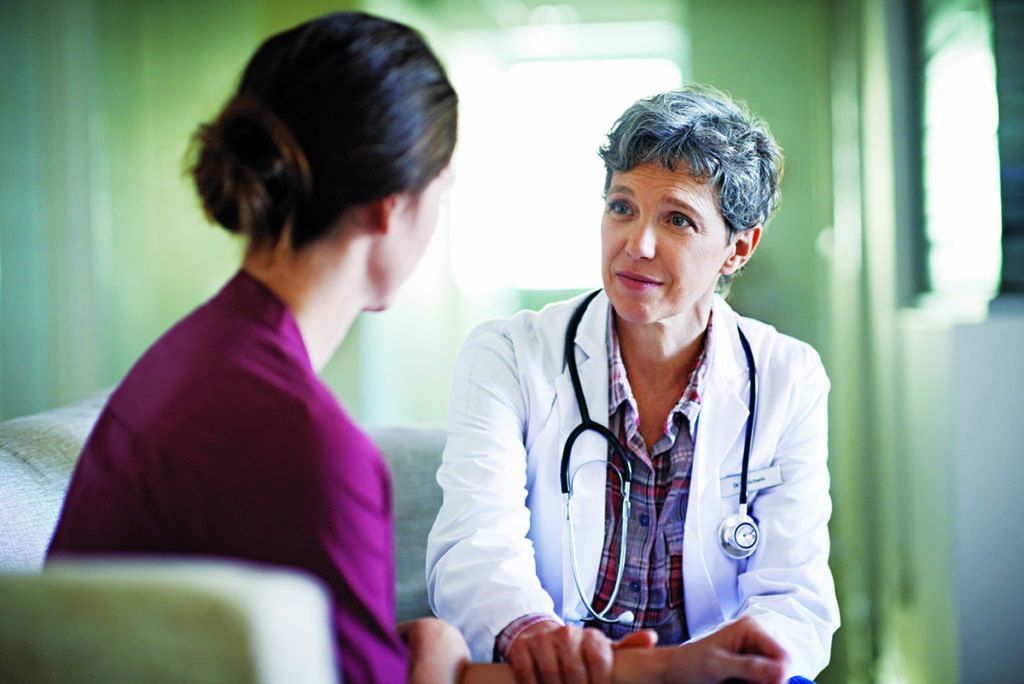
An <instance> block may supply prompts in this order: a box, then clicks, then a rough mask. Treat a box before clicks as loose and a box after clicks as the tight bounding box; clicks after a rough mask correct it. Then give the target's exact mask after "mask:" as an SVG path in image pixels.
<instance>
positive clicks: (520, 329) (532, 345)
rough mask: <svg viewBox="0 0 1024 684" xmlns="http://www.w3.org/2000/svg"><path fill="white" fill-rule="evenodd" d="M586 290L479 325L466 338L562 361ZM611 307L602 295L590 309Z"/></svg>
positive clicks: (531, 356)
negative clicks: (573, 316) (568, 329)
mask: <svg viewBox="0 0 1024 684" xmlns="http://www.w3.org/2000/svg"><path fill="white" fill-rule="evenodd" d="M588 294H589V292H587V293H583V294H580V295H577V296H575V297H572V298H570V299H565V300H561V301H558V302H553V303H551V304H548V305H547V306H545V307H544V308H542V309H541V310H539V311H533V310H524V311H519V312H518V313H516V314H514V315H512V316H509V317H507V318H497V319H492V320H489V321H486V322H484V323H481V324H479V325H477V326H476V327H475V328H474V329H473V330H472V331H471V332H470V334H469V336H468V337H467V338H466V343H465V344H466V346H493V347H496V348H498V349H501V350H502V351H503V352H505V353H509V354H512V355H514V356H515V357H517V358H519V359H544V360H545V362H555V363H561V359H562V357H563V356H564V350H565V335H566V329H567V328H568V325H569V319H570V318H571V317H572V315H573V313H574V312H575V311H576V310H577V309H578V308H579V307H580V305H581V304H582V303H583V300H584V299H585V298H586V297H587V295H588ZM602 306H603V307H605V308H607V298H605V297H604V295H603V293H602V294H601V295H599V296H598V301H595V302H594V303H593V304H592V305H591V307H590V309H593V310H595V311H597V310H600V308H601V307H602Z"/></svg>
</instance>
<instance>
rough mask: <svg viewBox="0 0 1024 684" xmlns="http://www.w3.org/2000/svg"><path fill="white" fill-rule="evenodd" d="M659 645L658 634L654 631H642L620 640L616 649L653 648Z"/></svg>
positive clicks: (616, 644) (615, 645) (615, 646)
mask: <svg viewBox="0 0 1024 684" xmlns="http://www.w3.org/2000/svg"><path fill="white" fill-rule="evenodd" d="M657 645H658V633H657V632H655V631H654V630H653V629H641V630H640V631H638V632H631V633H630V634H627V635H626V636H624V637H622V638H621V639H619V640H618V641H617V642H615V644H614V648H616V649H619V648H653V647H655V646H657Z"/></svg>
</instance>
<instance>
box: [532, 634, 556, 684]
mask: <svg viewBox="0 0 1024 684" xmlns="http://www.w3.org/2000/svg"><path fill="white" fill-rule="evenodd" d="M529 646H530V656H531V657H532V659H533V668H534V670H535V671H536V673H537V677H538V680H539V681H541V682H543V683H544V684H558V683H560V682H561V681H562V666H561V664H560V661H561V657H560V653H559V651H560V648H559V645H558V640H557V639H555V638H554V635H553V634H551V633H548V634H545V635H543V637H542V638H536V639H530V641H529Z"/></svg>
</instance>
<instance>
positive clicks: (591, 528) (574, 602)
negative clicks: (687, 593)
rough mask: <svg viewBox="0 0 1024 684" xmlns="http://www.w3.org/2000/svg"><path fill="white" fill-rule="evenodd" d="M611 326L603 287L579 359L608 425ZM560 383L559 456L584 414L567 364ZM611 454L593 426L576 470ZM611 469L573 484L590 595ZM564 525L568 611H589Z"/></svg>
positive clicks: (572, 468)
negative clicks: (581, 595) (583, 602)
mask: <svg viewBox="0 0 1024 684" xmlns="http://www.w3.org/2000/svg"><path fill="white" fill-rule="evenodd" d="M607 326H608V298H607V297H606V296H605V294H604V293H603V292H602V293H601V294H599V295H598V296H597V297H596V298H595V299H594V300H593V301H592V302H591V303H590V305H589V306H588V307H587V311H586V313H585V314H584V315H583V319H582V320H581V321H580V326H579V329H578V330H577V332H576V363H577V368H578V369H579V375H580V386H581V387H582V388H583V394H584V396H585V397H586V400H587V409H588V411H589V413H590V418H591V419H592V420H594V421H596V422H598V423H600V424H602V425H605V426H607V425H608V355H607V347H606V344H607V343H606V340H605V333H606V330H607ZM563 334H564V333H563ZM563 339H564V338H563ZM555 386H556V389H557V391H558V403H559V407H560V420H561V429H560V430H559V433H560V436H561V439H562V442H561V443H560V444H558V450H559V451H558V456H559V458H561V455H562V452H561V449H562V447H563V445H564V443H565V440H566V439H567V438H568V436H569V433H570V432H572V430H573V429H575V428H576V426H577V425H579V424H580V420H581V419H580V411H579V408H578V406H577V403H576V397H575V394H574V392H573V388H572V379H571V377H570V376H569V369H568V367H567V366H566V367H565V368H563V369H562V374H561V376H559V377H558V379H557V380H556V383H555ZM607 457H608V443H607V442H606V441H605V440H604V439H603V438H602V437H601V436H600V435H598V434H596V433H594V432H593V431H588V432H586V433H584V434H582V435H580V437H579V438H578V439H577V440H576V445H575V446H574V448H573V450H572V455H571V456H570V459H569V473H570V476H572V474H573V473H576V472H577V470H578V469H579V468H580V466H581V465H582V464H584V463H587V462H590V461H598V462H601V463H603V462H605V461H606V460H607ZM605 475H606V469H605V468H604V467H602V466H600V465H593V464H592V465H588V466H587V467H586V468H585V469H584V470H583V471H582V472H581V473H580V476H579V477H577V478H576V480H575V482H574V489H573V498H572V504H571V505H572V525H573V536H574V541H575V548H576V561H577V563H578V568H579V575H580V583H581V585H582V587H583V593H584V595H585V596H587V598H588V599H591V598H592V597H593V594H594V587H595V584H596V581H597V571H598V568H599V565H600V562H601V548H602V545H603V542H604V513H605ZM561 527H562V556H563V558H562V612H563V614H564V615H567V616H570V618H573V617H574V616H576V615H579V616H580V617H583V616H585V615H586V611H585V609H583V608H582V605H581V604H580V599H579V593H578V592H577V589H576V582H575V579H574V578H573V572H572V563H571V559H570V556H569V535H568V531H567V528H566V525H565V524H563V525H562V526H561Z"/></svg>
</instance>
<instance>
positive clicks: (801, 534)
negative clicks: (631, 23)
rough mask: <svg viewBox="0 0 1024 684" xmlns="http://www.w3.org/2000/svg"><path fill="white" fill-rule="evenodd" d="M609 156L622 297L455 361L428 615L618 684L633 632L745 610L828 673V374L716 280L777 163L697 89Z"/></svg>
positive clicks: (654, 103)
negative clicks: (621, 654)
mask: <svg viewBox="0 0 1024 684" xmlns="http://www.w3.org/2000/svg"><path fill="white" fill-rule="evenodd" d="M600 153H601V156H602V158H603V160H604V162H605V166H606V170H607V179H606V183H605V210H604V215H603V219H602V222H601V243H602V263H601V274H602V280H603V284H604V289H603V292H601V293H600V294H598V295H597V296H596V297H595V298H591V299H587V300H586V301H584V297H583V296H581V297H578V298H576V299H573V300H571V301H567V302H562V303H558V304H554V305H551V306H549V307H546V308H545V309H544V310H543V311H541V312H539V313H535V312H522V313H520V314H518V315H516V316H514V317H512V318H510V319H507V320H501V321H492V322H489V323H486V324H484V325H481V326H479V327H478V328H477V329H476V330H474V331H473V333H471V335H470V336H469V338H468V340H467V341H466V343H465V345H464V347H463V349H462V351H461V353H460V356H459V359H458V362H457V366H456V371H455V377H454V381H453V386H452V398H451V411H450V418H449V434H448V443H447V446H446V448H445V453H444V459H443V463H442V466H441V469H440V471H439V473H438V482H439V483H440V485H441V487H442V489H443V491H444V503H443V505H442V508H441V511H440V513H439V515H438V518H437V520H436V522H435V524H434V527H433V530H432V531H431V535H430V542H429V547H428V552H427V581H428V587H429V591H430V598H431V603H432V606H433V608H434V610H435V612H436V613H437V614H438V615H439V616H440V617H442V618H444V619H445V620H448V621H450V622H452V623H454V624H455V625H456V626H457V627H459V628H460V629H461V630H462V632H463V633H464V634H465V636H466V638H467V641H468V642H469V644H470V648H471V650H472V652H473V656H474V658H475V659H478V660H491V659H492V657H493V658H497V659H506V660H508V661H509V662H510V663H511V664H512V666H513V669H514V671H515V672H516V674H517V676H518V677H519V679H520V681H562V680H570V679H572V678H573V677H575V676H577V675H580V674H582V675H584V676H585V678H586V680H588V681H604V680H605V679H606V678H607V676H608V673H609V672H610V669H609V668H610V663H611V661H612V659H613V656H612V653H613V650H614V649H615V648H616V645H617V644H619V643H622V642H621V641H620V640H621V639H623V638H624V637H626V635H628V634H630V633H632V632H635V631H638V630H640V634H641V635H645V634H646V635H648V638H650V639H651V641H654V640H655V639H657V640H659V641H660V643H661V644H662V645H668V644H676V643H683V642H686V641H687V640H691V639H694V638H697V637H700V636H703V635H705V634H708V633H711V632H714V631H716V630H718V629H720V628H721V627H722V626H723V625H724V624H727V623H729V622H732V621H735V620H737V619H740V618H743V617H748V616H749V617H751V618H753V619H754V620H755V621H756V622H757V623H759V624H760V625H761V626H762V627H763V628H764V630H765V631H767V632H768V634H770V635H771V636H772V637H774V639H775V640H776V641H777V642H778V643H779V644H781V645H782V647H783V648H784V649H785V651H786V652H787V654H788V666H787V672H788V674H790V675H802V676H805V677H813V676H815V675H816V674H817V673H818V672H819V671H820V670H821V669H822V668H823V667H824V666H825V665H826V664H827V663H828V659H829V651H830V646H831V640H832V634H833V633H834V631H835V630H836V628H837V627H838V625H839V611H838V606H837V603H836V598H835V590H834V586H833V582H832V577H831V573H830V571H829V568H828V564H827V561H828V550H829V539H828V530H827V523H828V520H829V516H830V513H831V502H830V498H829V493H828V487H829V479H828V471H827V469H826V456H827V419H826V403H827V394H828V387H829V384H828V379H827V377H826V375H825V371H824V369H823V367H822V364H821V361H820V360H819V358H818V355H817V354H816V353H815V352H814V350H813V349H811V348H810V347H809V346H808V345H806V344H804V343H802V342H799V341H797V340H795V339H793V338H790V337H787V336H785V335H782V334H780V333H778V332H777V331H776V330H775V329H774V328H772V327H771V326H769V325H766V324H764V323H761V322H758V321H756V320H753V319H750V318H745V317H742V316H739V315H737V314H736V313H735V312H734V311H733V310H732V309H731V308H730V307H729V305H728V304H726V302H725V300H724V299H723V298H722V297H721V296H720V295H719V294H717V292H716V291H717V290H719V289H721V286H722V285H723V284H728V281H729V279H730V278H731V277H732V276H733V275H734V274H735V273H736V272H737V271H738V270H739V269H740V268H741V267H742V266H743V265H744V264H745V263H746V262H747V261H748V260H749V259H750V258H751V256H752V255H753V254H754V251H755V249H756V248H757V245H758V242H759V241H760V239H761V234H762V231H763V229H764V226H765V224H766V223H767V222H768V220H769V218H770V217H771V215H772V213H773V211H774V209H775V206H776V205H777V202H778V197H779V189H778V183H779V179H780V176H781V169H782V156H781V153H780V151H779V149H778V146H777V145H776V143H775V141H774V140H773V139H772V137H771V135H770V133H769V132H768V130H767V127H766V126H765V125H764V124H763V123H762V122H760V121H759V120H757V119H756V118H755V117H753V116H752V115H750V114H749V113H747V112H746V111H745V110H744V109H743V108H742V107H741V106H740V105H737V104H736V103H734V102H732V101H731V100H729V99H728V98H727V97H726V96H724V95H722V94H721V93H718V92H717V91H713V90H711V89H707V88H697V87H691V88H687V89H684V90H680V91H673V92H669V93H664V94H662V95H658V96H654V97H652V98H647V99H645V100H640V101H638V102H637V103H635V104H634V105H633V106H632V107H630V108H629V109H628V110H627V111H626V112H625V114H623V116H622V117H621V118H620V119H619V121H618V122H616V124H615V126H614V127H613V129H612V131H611V132H610V133H609V136H608V140H607V143H606V145H605V146H603V147H602V149H601V152H600ZM574 312H577V317H578V321H577V323H578V327H577V329H576V330H575V332H568V336H569V339H568V340H567V331H568V329H569V327H570V319H571V318H572V317H573V314H574ZM744 341H746V343H747V344H749V352H748V351H747V350H745V349H744V345H745V342H744ZM573 363H575V365H576V367H577V368H578V378H579V385H580V389H581V394H582V398H583V401H584V402H585V404H586V408H585V409H583V408H582V407H581V406H580V403H581V402H580V401H579V400H578V399H577V396H576V393H575V392H574V388H573V382H572V368H571V367H572V365H573ZM752 381H753V382H752ZM752 384H755V385H756V396H755V395H754V393H752V392H751V385H752ZM752 398H753V399H754V402H753V407H754V409H753V413H751V406H752V403H751V399H752ZM587 414H589V417H590V419H592V420H593V421H594V422H596V423H598V424H600V425H602V426H604V427H607V428H610V431H609V432H606V433H605V434H606V437H607V439H606V438H605V437H603V436H602V435H600V434H598V432H597V431H595V430H588V431H585V432H583V433H582V434H581V435H580V436H579V438H578V439H577V440H576V442H575V444H574V445H573V446H572V448H571V449H570V450H569V453H568V454H567V459H568V462H567V466H568V467H567V468H566V469H565V480H566V482H567V484H569V485H571V492H572V495H571V499H570V501H571V505H570V509H571V516H570V517H569V519H567V507H566V503H565V501H566V497H565V496H564V495H563V486H562V484H561V482H562V473H563V466H562V456H563V449H564V447H565V445H566V441H567V440H568V439H569V437H570V434H571V433H572V432H573V431H574V430H575V429H576V428H577V426H578V425H580V424H581V420H582V416H584V415H587ZM748 432H749V433H751V434H750V435H749V436H748ZM748 441H749V447H746V444H747V442H748ZM613 442H618V444H617V445H614V444H613ZM620 447H621V449H620ZM745 454H746V459H745ZM744 460H747V461H748V463H747V465H746V471H747V478H746V479H747V483H748V486H747V491H746V492H745V499H746V506H745V507H742V506H741V500H740V499H741V492H740V489H741V487H740V486H739V485H740V480H741V473H742V472H743V471H744V470H745V468H744V463H743V462H744ZM626 461H628V464H627V463H626ZM630 469H631V471H632V475H631V491H630V493H629V495H628V496H627V497H626V499H627V500H628V502H629V504H630V505H629V507H624V506H623V496H624V491H625V489H624V483H623V478H624V476H625V474H626V472H627V470H630ZM742 508H745V514H744V511H743V510H741V509H742ZM627 521H628V533H625V532H624V531H623V522H627ZM723 523H725V524H724V525H723ZM738 523H740V524H739V525H738V527H737V524H738ZM723 528H724V529H723ZM574 563H575V565H576V569H575V570H574V567H573V566H574ZM597 616H600V617H599V618H598V617H597ZM642 638H643V637H642V636H639V635H636V634H633V635H631V636H629V637H628V638H627V642H628V643H636V642H637V640H638V639H642ZM659 651H663V649H653V650H652V651H651V655H652V657H657V654H658V652H659Z"/></svg>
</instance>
